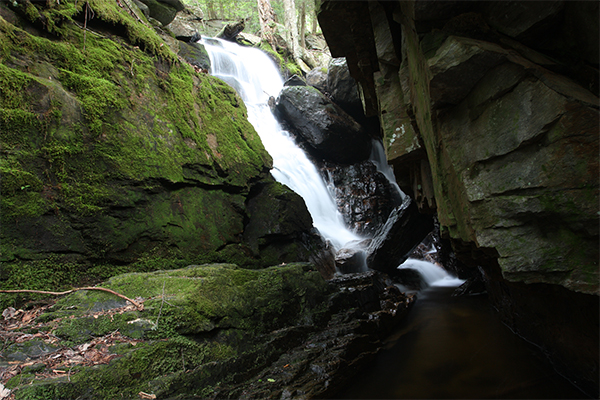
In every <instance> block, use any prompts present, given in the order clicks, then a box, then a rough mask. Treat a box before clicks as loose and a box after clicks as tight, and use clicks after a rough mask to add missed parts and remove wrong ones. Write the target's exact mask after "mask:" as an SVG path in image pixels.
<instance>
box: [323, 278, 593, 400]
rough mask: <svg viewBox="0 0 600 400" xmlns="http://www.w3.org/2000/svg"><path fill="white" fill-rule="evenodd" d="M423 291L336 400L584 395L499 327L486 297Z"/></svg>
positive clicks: (534, 350)
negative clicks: (392, 331) (371, 358)
mask: <svg viewBox="0 0 600 400" xmlns="http://www.w3.org/2000/svg"><path fill="white" fill-rule="evenodd" d="M453 291H454V288H453V287H430V288H427V289H425V290H423V291H422V292H421V293H419V294H418V300H417V301H416V303H415V305H414V306H413V308H412V310H411V311H410V313H409V315H408V316H407V318H406V319H405V320H404V321H403V322H402V324H401V326H400V327H399V328H398V330H397V331H396V332H395V333H394V334H393V335H392V336H391V337H390V338H389V339H388V341H387V345H386V347H385V348H384V349H383V350H382V351H381V352H380V353H379V354H378V355H377V357H376V359H375V360H374V362H373V363H372V364H371V365H368V366H367V367H366V368H365V370H364V371H362V372H360V373H359V374H358V376H356V377H355V378H354V379H353V380H352V383H351V384H350V385H348V386H347V387H346V388H344V390H343V391H342V392H340V393H338V394H337V395H336V397H335V398H338V399H407V398H408V399H465V398H478V399H486V398H488V399H498V398H504V399H575V398H588V397H587V396H586V395H585V394H584V393H582V392H581V391H579V390H578V389H577V388H576V387H575V386H573V385H572V384H571V383H569V382H568V381H567V380H566V379H564V378H563V377H562V376H560V375H559V374H557V373H556V372H555V371H554V369H553V368H552V366H551V365H550V364H549V363H548V362H547V361H546V360H545V358H544V356H543V354H542V353H541V351H540V350H539V349H538V348H536V347H534V346H533V345H531V344H530V343H527V342H526V341H525V340H523V339H522V338H520V337H519V336H517V335H515V334H514V333H513V332H512V331H511V330H510V329H509V328H508V327H507V326H505V325H504V324H502V323H501V322H500V320H499V318H498V316H497V315H496V314H495V312H494V310H493V309H492V307H491V306H490V304H489V303H488V301H487V298H486V296H472V297H451V294H452V292H453Z"/></svg>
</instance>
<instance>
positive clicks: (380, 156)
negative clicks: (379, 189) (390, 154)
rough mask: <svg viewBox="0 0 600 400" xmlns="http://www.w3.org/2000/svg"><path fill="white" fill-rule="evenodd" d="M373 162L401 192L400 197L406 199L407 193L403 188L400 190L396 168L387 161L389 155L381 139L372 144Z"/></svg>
mask: <svg viewBox="0 0 600 400" xmlns="http://www.w3.org/2000/svg"><path fill="white" fill-rule="evenodd" d="M369 159H370V160H371V162H372V163H373V164H375V166H376V167H377V171H379V172H381V173H382V174H383V175H384V176H385V177H386V178H387V180H388V181H389V182H390V184H391V185H392V186H393V187H394V188H395V189H396V191H397V192H398V194H400V198H401V199H402V200H404V197H406V194H404V192H403V191H402V190H400V186H398V183H397V182H396V176H395V175H394V170H393V169H392V167H391V166H390V165H389V164H388V163H387V157H386V156H385V149H384V148H383V143H382V142H381V140H373V142H372V146H371V156H370V157H369Z"/></svg>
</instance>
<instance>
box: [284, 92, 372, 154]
mask: <svg viewBox="0 0 600 400" xmlns="http://www.w3.org/2000/svg"><path fill="white" fill-rule="evenodd" d="M276 107H277V110H278V112H279V113H280V115H281V117H282V118H283V119H284V120H285V121H286V122H287V123H289V125H290V126H291V127H292V129H293V130H294V131H295V132H296V133H297V134H299V135H300V136H301V138H302V140H304V141H306V143H307V145H308V151H309V152H310V153H311V154H313V155H314V156H315V157H318V158H319V159H326V160H331V161H333V162H337V163H341V164H352V163H355V162H360V161H363V160H365V159H366V158H368V157H369V154H370V152H371V139H370V138H369V136H368V135H367V134H366V132H365V131H364V130H363V129H362V127H361V126H360V125H359V124H358V123H357V122H356V121H354V120H353V119H352V117H350V116H349V115H348V114H346V113H345V112H344V111H343V110H342V109H341V108H339V107H338V106H337V105H335V104H334V103H332V102H331V101H330V100H329V99H327V98H326V97H325V96H324V95H323V94H322V93H321V92H319V91H318V90H317V89H315V88H313V87H311V86H288V87H284V88H283V90H282V91H281V94H280V95H279V98H278V99H277V105H276Z"/></svg>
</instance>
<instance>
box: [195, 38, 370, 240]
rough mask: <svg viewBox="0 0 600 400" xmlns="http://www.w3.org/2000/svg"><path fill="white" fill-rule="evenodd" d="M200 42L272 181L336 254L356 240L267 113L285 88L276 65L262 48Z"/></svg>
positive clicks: (318, 178)
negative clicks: (294, 199)
mask: <svg viewBox="0 0 600 400" xmlns="http://www.w3.org/2000/svg"><path fill="white" fill-rule="evenodd" d="M202 44H204V47H205V48H206V50H207V51H208V54H209V58H210V62H211V74H212V75H214V76H216V77H219V78H220V79H222V80H223V81H225V82H227V83H228V84H229V85H230V86H231V87H233V88H234V89H235V90H236V91H237V92H238V93H239V95H240V96H241V98H242V100H243V101H244V104H245V105H246V108H247V109H248V120H249V121H250V123H251V124H252V125H253V126H254V128H255V129H256V131H257V132H258V134H259V136H260V138H261V140H262V142H263V145H264V146H265V149H266V150H267V151H268V152H269V154H270V155H271V157H272V158H273V170H272V171H271V174H272V175H273V177H274V178H275V179H276V180H277V181H278V182H281V183H283V184H285V185H286V186H288V187H289V188H290V189H292V190H293V191H294V192H296V193H298V194H299V195H300V196H302V198H303V199H304V202H305V203H306V206H307V208H308V211H309V212H310V214H311V216H312V218H313V223H314V226H315V227H316V228H317V229H318V230H319V232H320V233H321V235H322V236H323V237H324V238H325V239H328V240H329V241H331V243H332V244H333V247H334V248H335V249H336V250H339V249H341V248H343V247H344V245H345V244H346V243H349V242H352V241H357V240H360V239H361V238H360V237H359V236H357V235H356V234H354V233H352V232H351V231H350V230H348V228H346V226H345V225H344V222H343V218H342V216H341V214H340V213H339V211H338V209H337V207H336V204H335V201H334V199H333V197H332V195H331V193H330V192H329V191H328V190H327V186H326V185H325V182H324V181H323V178H322V177H321V175H320V174H319V172H318V171H317V169H316V168H315V166H314V165H313V164H312V163H311V162H310V160H309V159H308V158H307V157H306V154H305V153H304V152H303V151H302V149H300V148H299V147H298V146H296V144H295V143H294V141H293V140H292V138H291V137H290V136H289V134H288V132H286V131H284V130H283V129H282V128H281V126H280V125H279V123H278V122H277V120H276V119H275V117H274V116H273V114H272V113H271V108H270V107H269V104H268V103H269V98H270V97H277V96H278V95H279V92H280V91H281V89H282V88H283V80H282V79H281V76H280V75H279V71H278V70H277V67H276V66H275V63H274V62H273V61H272V60H271V59H270V58H269V57H268V56H267V55H266V54H265V53H264V52H262V51H261V50H258V49H254V48H250V47H243V46H239V45H237V44H235V43H232V42H228V41H225V40H221V39H214V38H203V39H202Z"/></svg>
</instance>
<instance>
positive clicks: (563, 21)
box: [319, 1, 599, 392]
mask: <svg viewBox="0 0 600 400" xmlns="http://www.w3.org/2000/svg"><path fill="white" fill-rule="evenodd" d="M366 16H369V17H368V18H367V17H366ZM592 16H594V17H593V18H592ZM597 17H598V4H597V3H590V2H564V1H548V2H525V1H523V2H502V1H498V2H481V3H480V2H460V1H445V2H431V1H401V2H395V1H386V2H384V1H381V2H338V1H335V2H334V1H325V2H324V3H323V4H322V5H321V11H320V14H319V21H320V23H321V27H322V29H323V32H324V35H325V38H326V40H327V41H328V44H329V47H330V50H331V52H332V56H333V57H346V59H347V60H348V66H349V69H350V72H351V74H352V76H353V77H354V78H355V79H356V81H357V83H358V84H359V86H360V92H361V93H362V100H363V105H364V109H365V113H366V114H370V115H378V116H379V120H380V125H381V136H382V137H383V139H384V143H385V145H386V147H387V153H388V158H389V160H390V162H391V163H392V164H393V166H394V169H395V174H396V177H397V179H398V183H399V184H400V185H401V187H402V188H403V189H404V190H405V191H407V193H409V194H410V195H411V197H412V198H413V199H414V200H416V201H417V203H418V204H419V207H420V209H421V211H422V212H427V213H430V212H436V213H437V216H438V218H439V221H440V227H441V231H442V236H443V237H444V238H447V239H449V240H450V241H451V243H452V246H453V248H454V251H455V252H456V253H457V256H458V258H459V259H460V260H461V261H462V262H463V263H465V264H466V265H468V266H470V267H477V266H481V267H483V270H484V271H487V275H486V278H487V279H488V290H489V291H490V292H491V294H492V296H491V299H492V300H493V301H494V302H495V304H496V305H497V306H499V307H504V311H507V310H516V309H518V308H519V307H521V306H523V305H524V304H526V303H527V302H528V295H529V294H531V298H532V299H533V298H536V299H538V301H536V302H535V304H536V306H535V307H533V304H532V307H525V308H520V309H521V310H523V309H527V310H528V311H527V312H525V313H521V314H519V313H515V314H516V315H513V318H512V319H511V320H510V321H509V320H508V319H506V320H507V322H509V323H510V324H511V326H512V327H513V328H514V329H515V330H517V331H518V332H520V333H522V334H523V335H524V336H526V337H528V338H530V339H531V340H534V341H535V342H536V343H538V344H539V345H541V346H543V347H545V348H551V349H552V350H551V351H549V352H550V353H551V357H552V358H553V360H555V361H557V360H559V359H560V360H564V359H565V358H566V359H569V360H568V361H566V362H565V364H568V365H569V367H565V368H563V370H570V372H571V373H572V374H571V377H572V378H573V379H575V377H581V376H584V378H583V380H584V381H586V382H587V383H588V384H589V387H591V388H592V392H594V391H596V392H597V390H598V385H597V382H598V376H597V375H598V373H597V372H598V352H597V351H595V352H594V353H595V356H594V355H593V354H592V355H590V354H589V353H587V352H583V351H581V349H578V348H577V347H578V346H577V345H576V344H575V343H577V342H578V337H580V336H581V334H580V333H578V332H577V329H575V330H573V331H571V333H570V335H571V336H570V338H569V340H567V341H566V342H570V343H571V344H570V345H569V346H566V347H565V346H563V345H559V344H558V343H557V338H556V336H554V337H552V335H547V334H545V333H546V332H548V331H552V330H557V329H559V327H560V326H561V324H562V323H564V321H566V320H567V319H565V318H563V316H559V315H558V314H553V313H550V315H548V313H547V312H543V313H539V312H538V311H541V310H543V306H542V304H543V303H544V301H543V300H542V299H544V298H546V299H547V300H552V301H549V302H548V303H547V304H554V301H556V300H557V299H562V300H564V301H565V302H567V304H572V305H573V307H578V306H577V304H578V301H579V300H581V299H583V298H586V299H587V298H588V297H587V296H590V295H591V297H590V298H592V299H594V298H595V299H596V301H595V302H594V301H592V302H591V304H592V307H591V308H590V310H589V313H587V312H586V315H587V320H588V322H584V321H586V318H581V319H578V322H576V324H583V325H581V326H580V328H581V329H585V330H588V332H590V330H591V332H592V333H593V332H594V331H595V332H596V335H595V336H596V339H595V341H594V340H592V345H593V346H595V347H593V348H594V349H595V350H597V349H598V343H597V342H598V341H597V336H598V335H597V331H598V323H597V322H598V304H597V303H598V302H597V298H598V297H597V296H598V293H599V286H598V260H599V254H598V248H599V246H598V214H597V212H598V173H599V168H598V153H599V146H598V126H599V123H598V97H597V96H598V22H597ZM588 20H589V21H588ZM592 42H593V43H592ZM540 285H541V286H540ZM539 287H543V288H545V289H540V290H537V289H534V288H539ZM502 288H503V289H502ZM559 289H560V290H559ZM565 289H567V290H565ZM575 299H579V300H575ZM594 304H595V306H594ZM549 307H551V306H549ZM563 312H567V311H566V310H563ZM508 314H510V312H505V313H503V315H505V316H507V315H508ZM519 315H520V316H519ZM536 315H540V316H541V315H544V316H543V317H539V318H538V317H536ZM542 319H543V321H541V320H542ZM540 321H541V322H540ZM590 321H591V322H590ZM594 321H595V325H594ZM536 324H537V325H536ZM535 326H537V327H535ZM592 336H593V334H592ZM558 353H560V355H559V354H558ZM582 353H587V354H586V355H582ZM568 354H578V356H577V357H579V355H581V357H580V358H578V361H575V358H576V357H571V356H568ZM583 359H585V360H586V362H582V360H583ZM557 362H558V361H557ZM561 362H562V361H561ZM575 364H578V365H575ZM580 382H581V381H580ZM582 385H583V386H585V384H582Z"/></svg>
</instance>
